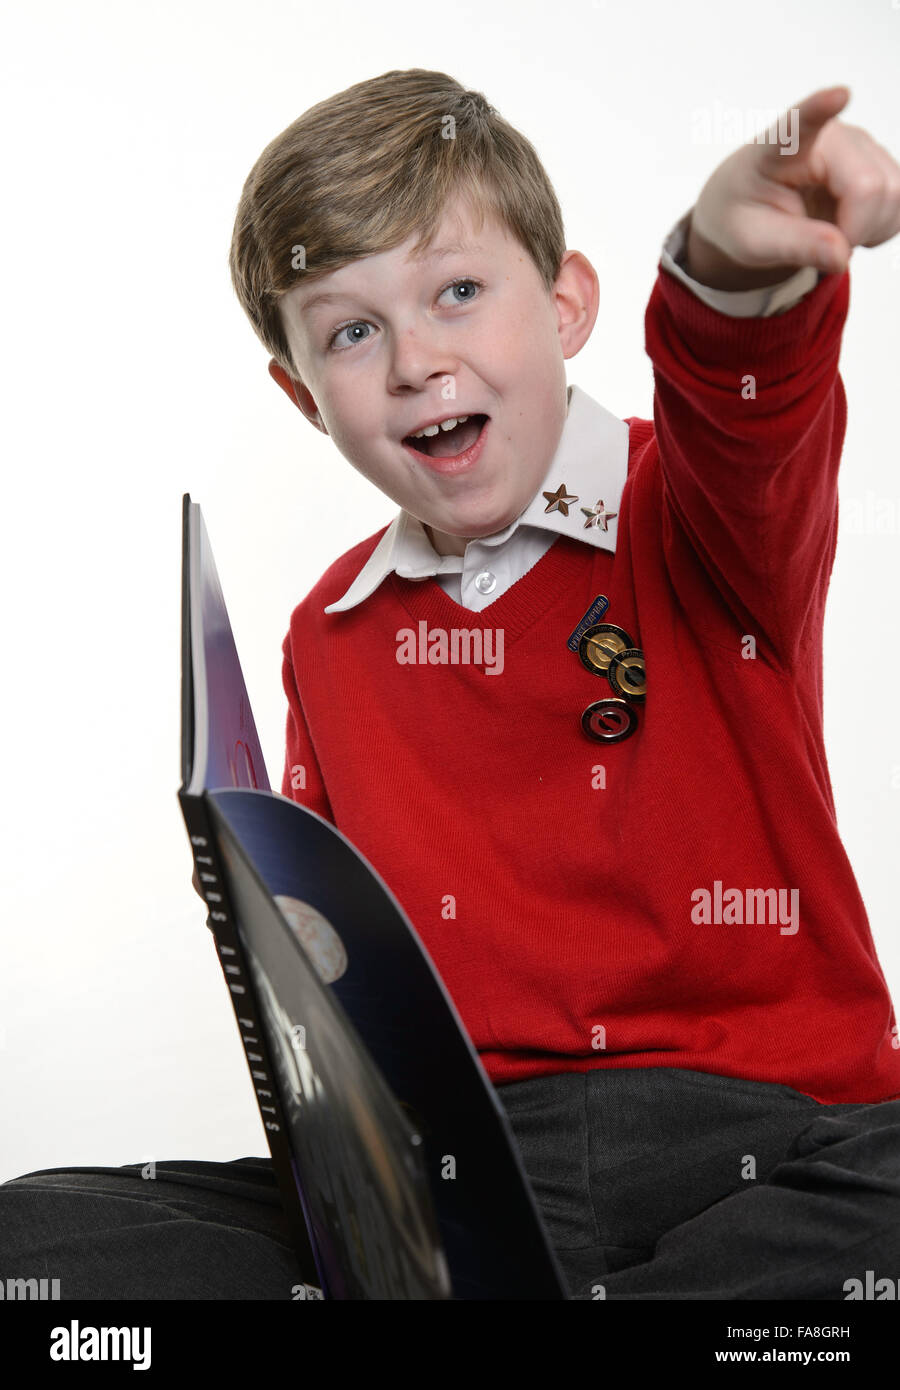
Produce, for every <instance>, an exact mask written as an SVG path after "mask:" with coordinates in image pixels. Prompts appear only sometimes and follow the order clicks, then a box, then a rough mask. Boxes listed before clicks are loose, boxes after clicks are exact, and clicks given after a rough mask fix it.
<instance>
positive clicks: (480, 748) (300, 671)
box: [282, 273, 900, 1103]
mask: <svg viewBox="0 0 900 1390" xmlns="http://www.w3.org/2000/svg"><path fill="white" fill-rule="evenodd" d="M848 297H849V296H848V277H847V276H846V275H844V276H832V277H827V278H826V279H824V280H823V281H822V282H820V284H819V285H818V287H817V288H816V289H815V290H814V291H813V292H812V293H811V294H810V295H809V296H807V298H806V299H805V300H804V301H802V302H801V303H800V304H799V305H797V306H796V307H795V308H793V309H792V310H791V311H790V312H788V313H786V314H783V315H779V316H777V317H772V318H768V319H760V320H753V321H750V322H748V321H747V320H746V319H744V320H739V321H736V320H732V319H728V318H726V316H724V315H722V314H720V313H718V312H716V311H715V310H714V309H712V308H711V307H709V306H707V305H705V304H702V303H700V302H699V301H697V300H696V299H694V297H692V296H691V294H690V292H689V290H687V289H686V288H685V287H684V286H682V285H681V284H679V283H678V282H677V281H676V280H674V278H673V277H671V276H668V275H665V274H663V273H661V274H660V276H659V277H658V279H657V282H656V284H655V286H654V290H653V293H652V295H651V299H650V303H649V305H648V308H647V316H646V335H647V336H646V342H647V350H648V352H649V354H650V356H651V359H652V361H653V366H654V376H655V387H656V390H655V396H654V419H653V420H652V421H650V420H644V419H640V418H638V417H629V418H627V419H626V424H627V425H628V427H629V458H628V476H627V481H626V484H625V488H624V491H623V494H622V502H621V513H620V516H619V525H618V538H617V544H616V549H615V552H611V551H609V550H604V549H599V548H593V547H589V546H586V545H581V544H579V543H578V542H577V541H576V540H572V539H570V538H569V537H568V536H560V537H559V538H558V539H557V540H556V541H555V542H554V543H553V545H552V546H551V548H550V549H549V550H548V551H547V552H546V554H544V555H543V556H542V557H541V559H539V560H538V562H537V563H536V564H535V565H534V566H533V567H532V569H530V570H529V571H528V572H527V573H526V574H525V575H524V576H523V577H522V578H521V579H520V580H518V582H516V583H515V584H513V585H512V587H511V588H510V589H508V590H507V591H506V592H505V593H504V594H503V595H502V596H501V597H500V598H499V599H497V600H496V601H495V602H494V603H492V604H490V605H488V607H486V608H485V609H483V610H482V611H481V612H478V613H476V612H472V611H470V610H467V609H465V608H462V607H461V606H460V605H458V604H456V603H454V602H453V600H452V599H451V598H449V596H448V595H447V594H446V593H445V592H444V591H443V590H442V588H441V587H440V585H439V584H438V583H437V582H436V581H435V580H434V579H433V578H428V579H424V580H409V579H403V578H400V577H398V576H397V575H396V574H391V575H390V576H388V578H387V579H385V580H384V581H383V582H382V583H381V585H380V586H379V587H378V589H377V590H376V591H375V592H374V593H373V594H371V596H370V597H368V598H367V599H366V600H365V601H364V602H363V603H361V604H359V605H358V606H357V607H355V608H352V609H350V610H349V611H346V612H339V613H332V614H326V613H324V612H323V609H324V608H325V607H326V605H327V604H329V603H330V602H334V601H335V600H336V598H337V597H339V596H340V595H341V594H343V593H344V592H345V591H346V589H347V587H348V585H349V584H350V582H351V581H352V579H353V577H354V576H355V575H356V574H357V573H359V571H360V569H361V568H362V566H363V564H364V563H365V561H366V559H367V558H368V556H369V555H371V553H372V550H373V549H374V547H375V545H376V544H377V543H378V540H379V539H380V537H381V536H382V534H383V532H384V530H385V529H386V528H382V529H381V530H379V531H378V532H376V533H375V534H374V535H373V536H370V537H369V538H368V539H367V540H365V541H363V542H361V543H360V544H359V545H357V546H355V547H354V548H353V549H352V550H350V551H349V552H347V554H345V555H343V556H342V557H341V558H340V559H339V560H337V561H336V562H335V563H334V564H333V565H332V566H330V567H329V569H328V570H327V571H326V573H325V574H324V575H323V577H322V579H321V580H320V581H319V582H318V584H316V586H315V587H314V588H313V590H312V591H311V593H310V594H309V595H308V596H307V597H306V598H305V599H304V600H303V602H302V603H301V604H299V605H298V607H297V608H296V609H295V611H294V613H293V615H292V618H291V625H290V631H289V633H288V636H287V638H286V639H285V644H284V685H285V691H286V694H287V697H288V705H289V711H288V719H287V745H286V760H285V771H284V780H283V788H282V789H283V792H284V794H285V795H287V796H290V797H292V798H294V799H295V800H297V801H299V802H301V803H302V804H304V805H306V806H309V807H310V808H311V809H312V810H314V811H316V812H318V813H319V814H320V815H322V816H324V817H326V818H327V819H328V820H330V821H331V822H332V823H333V824H334V825H335V826H337V827H338V828H339V829H340V830H341V831H342V832H343V833H344V834H345V835H346V836H347V837H348V838H349V839H350V840H351V841H352V843H353V844H354V845H355V846H356V848H357V849H358V850H360V852H361V853H362V854H363V855H364V856H365V857H366V858H367V859H368V861H369V862H370V863H371V865H372V866H373V867H374V868H375V869H376V871H377V872H378V873H379V874H380V875H381V877H382V878H383V879H384V881H385V882H386V884H387V885H388V887H389V888H390V890H391V891H392V892H393V894H394V895H395V896H396V898H397V899H398V901H399V902H400V904H401V906H402V907H403V909H404V910H405V912H406V913H407V915H408V917H409V918H410V921H411V922H412V924H413V926H414V928H415V930H416V931H417V933H418V934H419V937H420V938H421V940H422V942H423V944H424V946H425V948H426V950H427V951H428V953H429V955H430V956H431V959H432V960H433V962H434V964H435V966H436V968H437V970H438V971H439V973H440V975H441V977H442V979H443V981H444V984H445V985H446V987H447V989H448V991H449V993H450V995H451V997H452V999H453V1001H454V1004H455V1006H456V1008H457V1010H458V1011H459V1015H460V1017H461V1019H462V1022H463V1024H464V1026H465V1028H466V1030H467V1031H468V1033H469V1036H470V1037H471V1039H472V1042H473V1044H474V1046H475V1048H476V1049H477V1052H478V1055H479V1057H480V1059H481V1061H482V1064H483V1065H484V1067H485V1070H486V1072H487V1074H488V1076H489V1078H490V1080H491V1081H492V1082H493V1083H494V1084H495V1085H503V1084H507V1083H510V1082H514V1081H518V1080H524V1079H526V1078H530V1077H536V1076H542V1075H549V1074H552V1073H555V1072H563V1071H585V1070H588V1069H591V1068H594V1067H611V1068H617V1067H660V1066H667V1067H679V1068H686V1069H691V1070H696V1071H701V1072H709V1073H714V1074H718V1075H723V1076H729V1077H740V1078H744V1079H747V1080H752V1081H764V1082H772V1083H777V1084H781V1085H784V1086H788V1087H791V1088H793V1089H794V1090H797V1091H800V1092H802V1093H803V1094H805V1095H808V1096H811V1097H812V1098H814V1099H816V1100H819V1101H821V1102H824V1103H829V1102H831V1103H836V1102H843V1101H858V1102H867V1101H877V1100H883V1099H888V1098H891V1097H894V1096H897V1095H900V1049H898V1046H897V1028H896V1021H895V1016H894V1010H893V1007H892V1003H891V999H890V996H889V992H888V989H887V985H886V982H885V979H884V975H883V972H882V970H881V967H880V964H879V961H878V958H877V954H876V951H875V947H874V943H873V940H872V935H871V931H870V927H869V923H868V919H867V916H866V911H865V907H864V904H863V901H862V898H861V895H860V892H859V888H858V886H857V883H856V880H855V878H854V874H853V870H852V868H851V865H850V863H849V860H848V857H847V854H846V851H845V850H844V847H843V845H842V843H841V839H840V836H839V833H838V828H837V822H836V815H835V807H834V800H833V795H832V788H831V784H830V780H829V775H828V769H827V761H826V756H825V748H824V739H823V722H822V630H823V620H824V608H825V598H826V594H827V588H828V581H829V577H830V573H831V568H832V564H833V559H834V548H835V544H836V534H837V471H838V463H839V458H840V450H841V445H842V441H843V436H844V430H845V421H846V403H845V397H844V392H843V386H842V383H841V380H840V376H839V374H838V370H837V359H838V353H839V345H840V335H841V329H842V326H843V322H844V319H845V316H846V312H847V305H848ZM748 374H749V376H750V377H752V379H753V381H754V389H755V393H756V394H755V395H750V394H748V392H747V389H746V378H747V376H748ZM601 594H602V595H605V596H606V597H607V598H608V600H609V606H608V609H607V611H606V613H605V614H604V615H603V618H602V621H604V622H607V623H610V624H614V625H616V626H618V627H620V628H622V629H624V630H625V632H626V633H627V634H628V637H629V638H630V639H631V641H632V642H633V644H634V646H635V647H638V648H640V649H641V651H642V652H643V653H644V654H645V660H646V671H647V692H646V700H645V701H644V703H643V704H641V703H638V702H636V701H633V700H629V701H627V703H628V705H629V707H631V708H632V710H633V712H634V715H635V716H636V719H637V728H636V730H635V732H634V733H633V734H632V735H631V736H630V737H628V738H626V739H623V740H621V741H618V742H612V743H601V742H596V741H592V740H591V739H590V738H589V737H587V736H586V734H585V733H584V731H583V728H582V721H581V715H582V712H583V711H584V709H585V708H586V707H587V706H588V705H590V704H591V703H592V702H594V701H598V700H603V699H607V698H610V697H612V696H613V695H614V691H613V689H612V687H611V685H610V682H609V680H608V679H607V677H606V676H603V675H598V674H595V673H593V672H592V671H590V670H588V669H586V667H585V666H584V665H583V664H582V662H581V661H580V659H579V657H578V655H577V654H576V653H573V652H572V651H571V650H570V649H569V647H568V645H567V639H568V638H569V637H570V634H571V633H572V632H573V630H574V629H575V628H576V626H577V625H578V623H579V622H580V620H581V619H582V617H583V616H584V614H585V613H586V612H587V610H588V609H589V607H590V605H591V603H592V601H593V600H594V599H595V598H596V597H597V596H598V595H601ZM420 625H424V626H420ZM454 629H456V630H457V631H459V630H464V631H466V632H468V633H469V634H473V633H477V634H479V635H480V634H483V633H485V632H486V631H487V630H488V629H490V630H491V633H492V634H493V635H494V639H495V647H494V652H495V658H496V653H497V651H498V650H499V648H498V647H497V646H496V640H497V634H498V633H500V632H502V642H503V645H502V653H503V660H502V670H500V671H493V672H492V671H490V669H489V666H488V664H487V658H486V656H485V653H486V652H487V650H488V649H487V646H485V652H484V653H482V655H483V656H485V660H483V661H482V664H481V665H480V666H479V665H475V664H473V663H472V662H466V661H465V660H460V661H458V662H456V663H455V664H454V663H452V662H448V663H447V664H432V663H430V662H427V661H426V662H424V663H422V662H411V663H410V662H406V661H401V660H399V659H398V655H399V653H400V651H401V650H402V648H403V644H404V643H406V644H407V650H408V644H409V641H410V639H412V641H413V643H414V647H415V648H416V649H418V643H419V641H422V642H423V643H424V644H427V641H428V636H429V634H430V635H431V638H432V640H434V639H435V638H436V637H437V636H438V635H439V634H440V633H441V632H443V633H447V634H451V633H452V632H453V630H454ZM426 649H427V648H426ZM463 650H465V647H463ZM470 651H471V649H470ZM410 1046H415V1047H426V1048H427V1046H428V1040H427V1038H418V1039H410Z"/></svg>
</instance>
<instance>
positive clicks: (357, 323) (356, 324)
mask: <svg viewBox="0 0 900 1390" xmlns="http://www.w3.org/2000/svg"><path fill="white" fill-rule="evenodd" d="M368 327H369V324H367V323H366V322H365V320H364V319H354V320H353V322H352V323H344V324H342V325H341V327H340V328H336V329H335V331H334V333H333V334H332V336H331V337H330V338H329V340H328V346H329V347H330V348H331V347H334V345H335V343H336V342H337V340H338V338H339V337H340V335H341V334H342V333H346V332H347V329H348V328H368ZM367 336H368V335H367ZM355 341H356V342H357V343H364V342H365V338H357V339H355ZM347 346H348V347H352V346H353V343H348V344H347Z"/></svg>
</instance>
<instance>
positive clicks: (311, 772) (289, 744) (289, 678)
mask: <svg viewBox="0 0 900 1390" xmlns="http://www.w3.org/2000/svg"><path fill="white" fill-rule="evenodd" d="M283 652H284V662H283V665H282V682H283V684H284V693H285V694H286V695H287V701H288V712H287V728H286V731H285V752H284V774H283V776H282V781H281V793H282V796H287V797H289V798H290V799H291V801H298V802H299V803H300V805H301V806H307V807H308V808H309V809H310V810H311V811H315V812H316V813H317V815H320V816H322V817H324V819H325V820H328V821H331V823H332V825H334V823H335V821H334V814H333V812H332V809H331V803H330V802H329V800H328V793H327V791H326V790H325V780H324V778H323V776H322V771H321V768H320V767H319V762H318V759H317V757H316V754H315V750H314V748H313V741H312V736H311V734H310V732H309V728H308V726H307V723H306V717H305V715H304V713H303V702H302V700H301V697H300V691H299V690H298V688H297V678H296V675H295V672H294V666H293V662H292V661H291V638H290V634H288V636H287V637H286V638H285V641H284V647H283Z"/></svg>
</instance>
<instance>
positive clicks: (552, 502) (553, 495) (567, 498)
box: [542, 483, 578, 516]
mask: <svg viewBox="0 0 900 1390" xmlns="http://www.w3.org/2000/svg"><path fill="white" fill-rule="evenodd" d="M542 496H544V497H546V499H547V502H548V504H549V505H548V506H546V507H545V508H544V512H545V513H546V512H562V514H563V516H568V515H569V503H570V502H577V501H578V498H577V497H572V496H571V495H570V494H569V493H568V492H566V485H565V483H563V485H562V487H558V488H557V489H556V491H555V492H545V493H543V494H542Z"/></svg>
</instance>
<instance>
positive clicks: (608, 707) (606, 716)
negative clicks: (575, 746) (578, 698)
mask: <svg viewBox="0 0 900 1390" xmlns="http://www.w3.org/2000/svg"><path fill="white" fill-rule="evenodd" d="M637 726H638V717H637V711H636V710H634V709H632V708H631V706H630V705H627V704H626V703H625V701H624V700H614V699H609V700H595V701H594V703H593V704H592V705H588V707H587V709H586V710H585V711H584V714H583V715H582V716H581V727H582V729H583V730H584V732H585V733H586V734H587V736H588V738H592V739H596V741H597V742H598V743H621V741H622V739H624V738H630V737H631V735H632V734H633V733H634V731H635V729H636V728H637Z"/></svg>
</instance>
